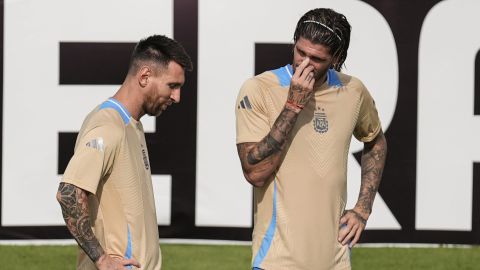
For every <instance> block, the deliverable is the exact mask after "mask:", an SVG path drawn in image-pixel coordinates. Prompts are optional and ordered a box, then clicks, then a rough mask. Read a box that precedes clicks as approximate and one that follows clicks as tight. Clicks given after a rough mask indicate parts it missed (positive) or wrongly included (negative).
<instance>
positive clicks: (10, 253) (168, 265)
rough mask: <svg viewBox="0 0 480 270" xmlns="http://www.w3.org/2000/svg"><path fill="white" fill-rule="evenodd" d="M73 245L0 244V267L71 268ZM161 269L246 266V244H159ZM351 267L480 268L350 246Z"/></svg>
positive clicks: (441, 257) (459, 259)
mask: <svg viewBox="0 0 480 270" xmlns="http://www.w3.org/2000/svg"><path fill="white" fill-rule="evenodd" d="M76 250H77V248H76V246H7V245H5V246H0V262H1V264H0V269H9V270H17V269H18V270H20V269H22V270H25V269H29V270H36V269H38V270H40V269H42V270H44V269H49V270H56V269H58V270H60V269H62V270H63V269H75V260H76ZM162 254H163V269H165V270H186V269H187V270H212V269H213V270H216V269H219V270H248V269H249V266H250V247H248V246H216V245H177V244H175V245H174V244H162ZM352 256H353V258H352V263H353V269H354V270H363V269H365V270H366V269H368V270H376V269H392V270H397V269H398V270H400V269H401V270H404V269H415V270H417V269H419V270H424V269H429V270H430V269H431V270H467V269H472V270H473V269H480V247H475V248H365V247H357V248H354V249H353V255H352Z"/></svg>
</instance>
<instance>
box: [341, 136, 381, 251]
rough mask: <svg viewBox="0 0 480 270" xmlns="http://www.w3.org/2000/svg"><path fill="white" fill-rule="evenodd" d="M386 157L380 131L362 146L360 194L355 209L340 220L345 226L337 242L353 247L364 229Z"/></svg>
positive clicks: (347, 212)
mask: <svg viewBox="0 0 480 270" xmlns="http://www.w3.org/2000/svg"><path fill="white" fill-rule="evenodd" d="M386 155H387V141H386V139H385V135H384V134H383V132H382V131H380V133H379V134H378V135H377V137H376V138H375V139H374V140H373V141H371V142H368V143H365V145H364V149H363V152H362V164H361V166H362V182H361V185H360V194H359V196H358V200H357V203H356V205H355V207H354V208H353V209H351V210H347V211H345V213H344V215H343V217H342V218H341V219H340V224H345V226H344V228H342V229H341V230H340V233H339V242H341V243H342V244H343V245H345V244H347V243H348V242H350V246H353V245H355V244H356V243H357V242H358V239H359V238H360V235H361V233H362V231H363V230H364V229H365V225H366V224H367V220H368V218H369V216H370V213H371V212H372V206H373V200H374V199H375V195H376V194H377V191H378V187H379V185H380V180H381V179H382V172H383V168H384V166H385V158H386ZM352 238H353V239H352Z"/></svg>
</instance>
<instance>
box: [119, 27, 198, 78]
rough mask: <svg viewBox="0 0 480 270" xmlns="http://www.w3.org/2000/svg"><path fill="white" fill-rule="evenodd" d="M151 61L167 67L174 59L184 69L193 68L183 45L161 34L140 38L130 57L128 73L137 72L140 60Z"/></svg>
mask: <svg viewBox="0 0 480 270" xmlns="http://www.w3.org/2000/svg"><path fill="white" fill-rule="evenodd" d="M145 61H152V62H154V63H155V64H158V65H160V66H162V67H165V68H167V67H168V64H169V63H170V61H175V62H176V63H178V64H179V65H180V66H182V67H183V68H184V69H185V70H187V71H191V70H192V69H193V65H192V60H191V59H190V56H188V54H187V53H186V52H185V49H184V48H183V46H182V45H181V44H180V43H178V42H177V41H175V40H173V39H171V38H168V37H166V36H162V35H153V36H149V37H147V38H145V39H142V40H140V42H138V44H137V45H136V46H135V49H134V50H133V53H132V56H131V58H130V67H129V71H128V72H129V73H134V72H137V70H138V69H139V68H140V66H141V62H145Z"/></svg>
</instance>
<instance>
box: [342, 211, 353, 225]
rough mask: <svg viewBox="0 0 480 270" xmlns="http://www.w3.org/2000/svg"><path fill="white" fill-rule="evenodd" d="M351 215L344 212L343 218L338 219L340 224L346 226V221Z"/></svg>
mask: <svg viewBox="0 0 480 270" xmlns="http://www.w3.org/2000/svg"><path fill="white" fill-rule="evenodd" d="M350 216H351V213H350V212H345V213H344V214H343V216H342V217H341V218H340V224H345V225H346V224H347V223H348V220H349V219H350Z"/></svg>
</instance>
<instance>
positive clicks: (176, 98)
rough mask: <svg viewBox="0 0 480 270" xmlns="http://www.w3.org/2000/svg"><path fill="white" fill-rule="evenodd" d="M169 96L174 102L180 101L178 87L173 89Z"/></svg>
mask: <svg viewBox="0 0 480 270" xmlns="http://www.w3.org/2000/svg"><path fill="white" fill-rule="evenodd" d="M170 98H171V99H172V101H173V102H174V103H180V88H177V89H174V90H173V91H172V94H171V95H170Z"/></svg>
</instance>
